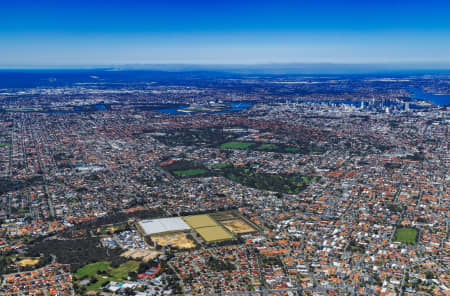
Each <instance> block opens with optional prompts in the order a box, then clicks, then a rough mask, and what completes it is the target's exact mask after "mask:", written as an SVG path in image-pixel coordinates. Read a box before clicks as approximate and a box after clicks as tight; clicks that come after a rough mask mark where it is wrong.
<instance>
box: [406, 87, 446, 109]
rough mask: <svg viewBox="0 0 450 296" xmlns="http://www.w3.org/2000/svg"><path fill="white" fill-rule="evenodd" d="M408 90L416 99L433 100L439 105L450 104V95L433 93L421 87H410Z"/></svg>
mask: <svg viewBox="0 0 450 296" xmlns="http://www.w3.org/2000/svg"><path fill="white" fill-rule="evenodd" d="M408 91H410V92H412V93H413V95H412V96H411V97H412V98H414V99H424V100H427V101H431V102H433V103H434V104H436V105H439V106H446V105H450V95H437V94H433V93H427V92H424V91H423V90H422V89H421V88H408Z"/></svg>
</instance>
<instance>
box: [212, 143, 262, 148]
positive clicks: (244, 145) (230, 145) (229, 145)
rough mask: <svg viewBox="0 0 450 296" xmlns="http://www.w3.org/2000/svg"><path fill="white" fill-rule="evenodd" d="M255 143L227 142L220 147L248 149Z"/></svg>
mask: <svg viewBox="0 0 450 296" xmlns="http://www.w3.org/2000/svg"><path fill="white" fill-rule="evenodd" d="M254 144H255V143H249V142H227V143H223V144H222V145H220V147H219V148H220V149H247V148H248V147H250V146H252V145H254Z"/></svg>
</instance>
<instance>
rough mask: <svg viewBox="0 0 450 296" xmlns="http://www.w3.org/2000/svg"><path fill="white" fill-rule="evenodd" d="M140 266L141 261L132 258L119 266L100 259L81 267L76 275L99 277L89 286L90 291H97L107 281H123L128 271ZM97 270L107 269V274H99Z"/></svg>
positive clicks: (78, 276) (79, 276) (80, 276)
mask: <svg viewBox="0 0 450 296" xmlns="http://www.w3.org/2000/svg"><path fill="white" fill-rule="evenodd" d="M138 267H139V262H138V261H134V260H130V261H127V262H125V263H123V264H121V265H120V266H119V267H117V268H112V267H111V266H110V263H109V262H107V261H99V262H95V263H91V264H88V265H85V266H83V267H81V268H79V269H78V270H77V271H76V273H75V276H76V277H77V278H78V279H80V278H82V277H86V276H88V277H90V276H94V277H96V278H97V280H98V281H97V282H96V283H94V284H90V285H88V286H87V290H88V291H97V290H100V288H101V286H102V285H103V284H104V283H105V282H107V281H116V282H118V281H122V280H126V279H127V277H128V273H129V272H131V271H136V270H137V269H138ZM97 271H106V272H107V275H98V274H97Z"/></svg>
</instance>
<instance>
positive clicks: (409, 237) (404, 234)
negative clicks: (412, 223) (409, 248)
mask: <svg viewBox="0 0 450 296" xmlns="http://www.w3.org/2000/svg"><path fill="white" fill-rule="evenodd" d="M416 237H417V230H416V229H414V228H408V227H402V228H397V231H395V238H394V240H395V241H397V242H402V243H409V244H413V245H414V244H416Z"/></svg>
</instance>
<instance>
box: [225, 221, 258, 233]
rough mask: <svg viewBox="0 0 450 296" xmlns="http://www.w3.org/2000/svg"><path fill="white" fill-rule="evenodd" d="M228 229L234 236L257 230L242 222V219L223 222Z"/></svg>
mask: <svg viewBox="0 0 450 296" xmlns="http://www.w3.org/2000/svg"><path fill="white" fill-rule="evenodd" d="M221 223H222V225H223V226H225V228H226V229H228V230H229V231H231V232H232V233H234V234H238V233H247V232H253V231H255V229H254V228H253V227H251V226H250V225H248V224H247V223H245V222H244V221H242V220H241V219H233V220H227V221H222V222H221Z"/></svg>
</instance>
